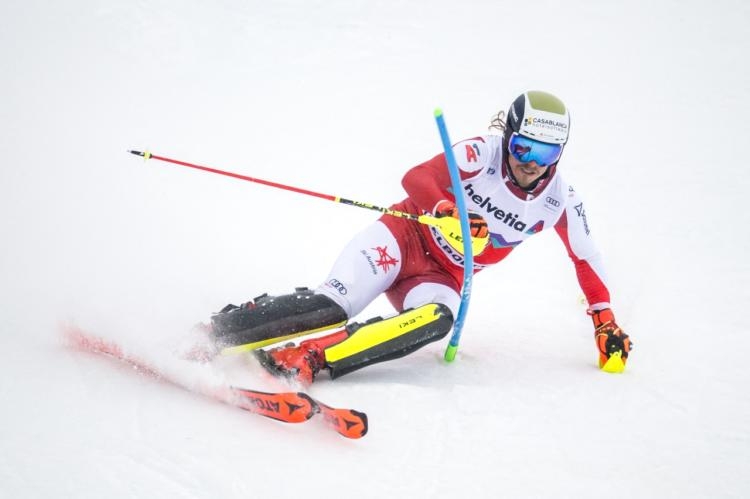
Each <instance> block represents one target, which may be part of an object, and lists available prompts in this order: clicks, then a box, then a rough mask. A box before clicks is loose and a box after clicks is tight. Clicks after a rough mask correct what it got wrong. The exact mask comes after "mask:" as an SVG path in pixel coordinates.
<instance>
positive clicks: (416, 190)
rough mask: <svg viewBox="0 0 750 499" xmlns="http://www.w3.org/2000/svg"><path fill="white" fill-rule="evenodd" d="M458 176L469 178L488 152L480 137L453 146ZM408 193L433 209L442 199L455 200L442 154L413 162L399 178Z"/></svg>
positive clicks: (478, 168)
mask: <svg viewBox="0 0 750 499" xmlns="http://www.w3.org/2000/svg"><path fill="white" fill-rule="evenodd" d="M453 154H454V156H455V157H456V164H457V165H458V169H459V173H460V175H461V179H462V180H464V179H467V178H471V177H473V176H474V175H476V174H477V173H478V172H479V171H480V170H481V169H482V168H483V167H484V166H485V162H486V161H487V159H488V157H489V154H488V153H487V145H486V143H485V141H484V139H483V138H481V137H477V138H474V139H469V140H464V141H462V142H459V143H458V144H456V145H454V146H453ZM401 185H403V187H404V190H406V192H407V194H409V197H410V198H411V199H412V200H413V201H414V202H415V203H417V206H419V208H421V209H422V210H424V211H426V212H429V213H433V212H434V211H435V208H436V205H437V204H438V202H440V201H442V200H448V201H455V199H456V198H455V196H454V195H453V194H451V193H449V192H448V188H449V187H450V186H451V177H450V172H449V171H448V164H447V162H446V160H445V154H438V155H437V156H435V157H434V158H432V159H430V160H428V161H425V162H424V163H422V164H420V165H417V166H415V167H414V168H412V169H411V170H409V171H408V172H407V173H406V175H404V178H403V179H402V181H401Z"/></svg>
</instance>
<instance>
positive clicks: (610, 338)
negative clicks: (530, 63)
mask: <svg viewBox="0 0 750 499" xmlns="http://www.w3.org/2000/svg"><path fill="white" fill-rule="evenodd" d="M505 116H506V115H505V113H504V112H502V111H500V112H499V113H498V114H497V116H496V117H495V118H494V119H493V121H492V124H491V126H490V128H494V129H496V130H498V131H500V132H502V135H499V134H497V133H495V134H488V135H485V136H481V137H475V138H472V139H468V140H464V141H462V142H459V143H458V144H456V145H454V146H453V152H454V154H455V156H456V162H457V164H458V167H459V170H460V175H461V183H462V188H463V191H464V192H463V193H461V194H462V195H463V196H464V200H465V202H466V206H467V209H468V210H469V213H470V229H471V236H472V246H473V248H474V249H475V252H474V270H475V272H479V271H481V270H482V269H484V268H486V267H489V266H491V265H493V264H495V263H497V262H499V261H500V260H502V259H503V258H505V257H506V256H507V255H508V254H509V253H510V252H511V251H512V250H513V249H514V248H516V247H517V246H518V245H519V244H521V243H522V242H523V241H524V240H526V239H527V238H528V237H530V236H532V235H534V234H537V233H539V232H541V231H542V230H545V229H551V228H554V229H555V231H556V232H557V234H558V235H559V236H560V238H561V239H562V241H563V243H564V245H565V248H566V249H567V252H568V255H569V257H570V258H571V260H572V261H573V264H574V266H575V270H576V274H577V277H578V282H579V284H580V286H581V289H582V290H583V292H584V294H585V296H586V299H587V301H588V304H589V308H588V314H589V315H590V316H591V317H592V320H593V323H594V339H595V342H596V346H597V349H598V353H599V367H600V368H601V369H603V370H605V371H608V372H621V371H622V370H624V368H625V362H626V360H627V358H628V353H629V351H630V349H631V347H632V345H631V343H630V340H629V338H628V335H627V334H625V333H624V332H623V330H622V329H621V328H620V327H619V326H618V325H617V323H616V322H615V316H614V314H613V312H612V309H611V307H610V295H609V290H608V288H607V285H606V280H605V275H604V269H603V265H602V259H601V256H600V254H599V252H598V250H597V249H596V247H595V245H594V243H593V241H592V238H591V235H590V230H589V225H588V222H587V218H586V215H587V213H586V210H585V208H584V204H583V202H582V201H581V198H580V197H579V195H578V194H577V193H576V191H574V190H573V188H572V187H571V186H569V185H568V184H567V183H566V182H565V181H564V180H563V179H562V177H561V175H560V173H559V172H558V171H557V166H558V162H559V160H560V157H561V154H562V152H563V149H564V147H565V144H566V143H567V141H568V133H569V127H570V116H569V113H568V110H567V108H566V106H565V105H564V104H563V102H562V101H560V99H558V98H557V97H555V96H553V95H551V94H549V93H546V92H541V91H528V92H525V93H524V94H522V95H520V96H519V97H518V98H516V99H515V100H514V101H513V103H512V104H511V106H510V109H509V110H508V113H507V119H505ZM506 121H507V122H506ZM402 185H403V187H404V189H405V190H406V192H407V194H408V197H407V198H406V199H404V200H403V201H401V202H399V203H396V204H395V205H393V206H392V207H391V208H392V209H394V210H398V211H403V212H407V213H415V214H430V213H431V214H434V215H435V216H436V217H449V218H447V219H446V220H450V221H452V222H455V227H457V228H458V227H459V226H458V223H459V222H458V210H457V208H456V204H455V195H456V193H455V192H451V188H450V187H451V181H450V174H449V171H448V168H447V165H446V160H445V155H444V154H440V155H438V156H435V157H434V158H432V159H430V160H428V161H426V162H424V163H422V164H420V165H418V166H416V167H414V168H412V169H411V170H409V171H408V172H407V173H406V175H405V176H404V178H403V180H402ZM455 233H458V234H460V230H456V231H455ZM455 233H454V232H453V231H446V230H445V229H444V227H441V228H437V227H435V226H432V225H426V224H419V223H416V222H414V221H412V220H408V219H404V218H397V217H393V216H389V215H383V216H382V217H381V218H380V219H379V220H378V221H376V222H374V223H373V224H372V225H370V226H369V227H367V228H365V229H364V230H363V231H362V232H360V233H359V234H357V235H356V236H355V237H354V239H352V240H351V242H350V243H349V244H348V245H347V246H346V247H345V248H344V250H343V251H342V252H341V254H340V255H339V257H338V259H337V260H336V262H335V263H334V265H333V268H332V270H331V271H330V273H329V275H328V277H327V278H326V279H325V281H324V282H323V283H322V284H321V285H320V286H318V287H317V288H316V289H314V290H310V289H307V288H297V289H296V290H295V292H294V293H291V294H288V295H282V296H275V297H274V296H268V295H263V296H260V297H258V298H256V299H255V300H253V301H250V302H248V303H245V304H243V305H241V306H239V307H238V306H235V305H227V307H225V308H224V309H223V310H222V311H221V312H219V313H218V314H215V315H214V316H213V317H212V320H211V328H210V334H211V336H212V340H213V342H214V345H215V346H216V348H217V349H218V350H222V351H225V352H238V351H250V350H253V351H255V353H256V355H257V356H258V357H259V359H260V360H261V363H263V364H264V366H265V367H266V368H267V369H269V370H270V371H272V372H274V373H276V374H279V375H284V376H287V377H291V378H294V379H297V380H298V381H300V382H302V383H305V384H307V383H311V382H312V381H313V380H314V379H315V376H316V375H317V374H318V373H319V371H320V370H322V369H328V370H329V373H330V377H331V378H336V377H338V376H341V375H344V374H347V373H349V372H352V371H354V370H357V369H360V368H362V367H365V366H368V365H371V364H374V363H378V362H383V361H386V360H391V359H396V358H399V357H403V356H405V355H407V354H409V353H411V352H413V351H415V350H417V349H419V348H421V347H422V346H424V345H426V344H428V343H430V342H433V341H437V340H440V339H441V338H443V337H445V336H446V335H447V334H448V332H449V331H450V329H451V327H452V326H453V318H454V317H455V316H456V314H457V311H458V307H459V305H460V290H461V283H462V281H463V254H462V245H461V243H460V236H459V237H458V238H457V237H456V236H455ZM382 293H385V295H386V297H387V298H388V299H389V301H390V302H391V304H392V305H393V306H394V308H395V309H396V310H397V311H398V312H399V313H398V315H396V316H394V317H389V318H381V317H376V318H373V319H370V320H369V321H367V322H364V323H351V324H348V325H347V322H348V321H349V319H350V318H352V317H354V316H355V315H357V314H358V313H360V312H361V311H362V310H364V308H365V307H366V306H367V305H368V304H369V303H371V302H372V301H373V300H374V299H375V298H376V297H377V296H379V295H380V294H382ZM336 327H341V329H340V330H339V331H337V332H335V333H332V334H327V335H324V336H320V335H318V336H317V337H312V338H310V339H306V340H304V341H302V342H301V343H300V344H299V345H298V346H294V344H293V343H289V344H287V345H286V346H283V347H277V348H272V349H270V350H263V349H262V347H265V346H268V345H271V344H275V343H279V342H283V341H287V340H289V339H292V338H297V337H301V336H306V335H312V334H313V333H319V332H321V331H325V330H330V329H333V328H336Z"/></svg>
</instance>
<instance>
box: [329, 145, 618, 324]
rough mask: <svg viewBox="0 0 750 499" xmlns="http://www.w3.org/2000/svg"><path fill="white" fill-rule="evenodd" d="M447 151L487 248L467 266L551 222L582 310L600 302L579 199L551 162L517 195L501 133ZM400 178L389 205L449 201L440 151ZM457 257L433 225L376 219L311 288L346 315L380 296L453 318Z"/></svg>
mask: <svg viewBox="0 0 750 499" xmlns="http://www.w3.org/2000/svg"><path fill="white" fill-rule="evenodd" d="M453 152H454V155H455V157H456V162H457V164H458V167H459V171H460V175H461V184H462V188H463V191H464V192H463V194H464V200H465V201H466V206H467V209H468V210H469V211H473V212H475V213H478V214H480V215H481V216H482V217H483V218H484V219H485V220H486V221H487V225H488V228H489V232H490V241H489V243H488V245H487V247H486V248H485V249H484V251H482V252H481V253H480V254H478V255H475V256H474V269H475V272H479V271H481V270H482V269H485V268H487V267H488V266H491V265H493V264H495V263H497V262H499V261H500V260H502V259H503V258H505V257H506V256H507V255H508V254H509V253H510V252H511V251H512V250H513V249H514V248H516V247H517V246H518V245H520V244H521V243H522V242H523V241H525V240H526V239H527V238H529V237H531V236H533V235H534V234H537V233H539V232H541V231H543V230H546V229H551V228H554V229H555V231H556V232H557V234H558V235H559V236H560V238H561V239H562V241H563V243H564V245H565V248H566V249H567V251H568V255H569V256H570V258H571V260H572V261H573V264H574V265H575V270H576V275H577V277H578V282H579V284H580V286H581V289H582V290H583V292H584V294H585V296H586V299H587V301H588V303H589V304H590V307H591V308H592V309H594V310H598V309H602V308H606V307H609V301H610V297H609V291H608V289H607V286H606V278H605V274H604V269H603V265H602V260H601V256H600V254H599V251H598V250H597V248H596V246H595V244H594V241H593V240H592V238H591V234H590V230H589V227H588V223H587V219H586V210H585V206H584V203H583V201H582V200H581V198H580V197H579V196H578V194H577V193H576V192H575V190H573V188H572V187H571V186H570V185H568V184H567V183H566V182H565V181H564V180H563V179H562V177H561V176H560V174H559V172H557V171H556V169H557V166H556V165H552V166H550V167H549V168H550V171H549V173H548V175H547V176H546V177H545V178H543V179H542V180H541V181H540V182H539V183H538V184H537V186H536V187H535V188H534V189H533V191H531V192H526V191H524V190H522V189H520V188H519V187H518V186H516V185H515V184H514V183H513V181H512V180H511V178H510V177H509V175H508V166H507V164H504V161H503V154H502V137H501V136H497V135H487V136H483V137H476V138H473V139H469V140H465V141H462V142H459V143H458V144H456V145H455V146H453ZM402 184H403V186H404V189H405V190H406V192H407V193H408V195H409V196H408V197H407V198H406V199H404V200H403V201H401V202H399V203H396V204H395V205H393V206H392V207H391V208H392V209H394V210H398V211H403V212H408V213H415V214H422V213H432V212H433V210H434V208H435V205H436V204H437V203H438V202H439V201H441V200H450V201H455V194H454V193H453V192H451V191H452V189H451V181H450V174H449V171H448V167H447V165H446V161H445V155H444V154H440V155H438V156H436V157H434V158H432V159H430V160H429V161H426V162H425V163H422V164H421V165H418V166H416V167H414V168H412V169H411V170H409V172H408V173H407V174H406V175H405V176H404V179H403V182H402ZM463 261H464V259H463V256H462V255H461V254H460V253H458V252H456V251H455V250H453V248H451V246H450V245H449V244H447V242H446V241H445V240H444V238H443V236H442V235H441V233H440V231H439V230H438V229H437V228H435V227H433V226H429V225H424V224H420V223H417V222H414V221H411V220H408V219H404V218H397V217H393V216H389V215H383V216H382V217H381V218H380V219H379V220H378V221H377V222H375V223H374V224H372V225H371V226H369V227H367V228H366V229H365V230H364V231H362V232H360V233H359V234H358V235H356V236H355V237H354V239H353V240H352V241H351V242H350V243H349V244H348V245H347V246H346V247H345V248H344V250H343V251H342V253H341V254H340V255H339V257H338V259H337V260H336V262H335V263H334V265H333V268H332V270H331V272H330V273H329V275H328V277H327V279H326V281H325V282H324V283H323V284H321V285H320V286H319V287H318V289H317V291H318V292H320V293H324V294H326V295H328V296H330V297H331V298H332V299H334V300H335V301H336V302H337V303H339V304H340V305H341V306H342V307H344V309H345V310H346V311H347V313H348V314H349V317H353V316H354V315H356V314H358V313H359V312H361V311H362V310H363V309H364V308H365V307H366V306H367V305H368V304H369V303H370V302H372V301H373V300H374V299H375V298H376V297H377V296H378V295H380V294H381V293H386V296H387V297H388V299H389V300H390V301H391V303H392V304H393V306H394V307H395V308H396V309H397V310H398V311H401V310H404V309H406V308H411V307H417V306H419V305H423V304H425V303H434V302H438V303H444V304H445V305H447V306H448V307H449V308H450V309H451V310H452V311H453V314H454V317H455V315H456V313H457V310H458V305H459V304H460V296H459V293H460V290H461V283H462V282H463Z"/></svg>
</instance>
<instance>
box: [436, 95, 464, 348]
mask: <svg viewBox="0 0 750 499" xmlns="http://www.w3.org/2000/svg"><path fill="white" fill-rule="evenodd" d="M435 121H436V122H437V126H438V130H439V131H440V139H441V140H442V141H443V149H444V150H445V160H446V161H447V163H448V171H449V172H450V175H451V185H452V187H453V193H454V195H455V197H456V207H457V208H458V216H459V221H460V222H461V237H462V238H463V245H464V283H463V286H462V288H461V305H460V306H459V308H458V315H457V316H456V320H455V322H454V323H453V334H452V335H451V339H450V341H449V342H448V346H447V347H446V349H445V355H444V358H445V360H446V362H452V361H453V359H455V358H456V352H458V342H459V340H460V339H461V331H462V330H463V326H464V320H465V319H466V313H467V312H468V310H469V300H470V298H471V278H472V276H473V275H474V253H473V252H472V249H471V231H470V229H469V214H468V211H467V210H466V202H465V201H464V190H463V188H462V187H461V175H460V174H459V172H458V165H457V164H456V157H455V156H454V155H453V146H452V144H451V141H450V138H449V137H448V129H447V128H446V126H445V119H444V118H443V111H442V109H439V108H438V109H435Z"/></svg>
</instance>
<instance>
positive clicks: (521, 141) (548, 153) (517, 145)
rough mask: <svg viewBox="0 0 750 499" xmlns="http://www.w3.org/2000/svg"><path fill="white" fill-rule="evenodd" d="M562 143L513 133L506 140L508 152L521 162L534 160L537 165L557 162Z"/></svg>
mask: <svg viewBox="0 0 750 499" xmlns="http://www.w3.org/2000/svg"><path fill="white" fill-rule="evenodd" d="M562 149H563V146H562V144H547V143H545V142H539V141H538V140H534V139H530V138H528V137H524V136H522V135H518V134H517V133H514V134H513V135H511V137H510V141H509V142H508V152H509V153H511V154H512V155H513V157H514V158H516V159H517V160H518V161H521V162H522V163H531V162H532V161H536V164H538V165H539V166H549V165H551V164H552V163H555V162H557V160H559V159H560V155H561V154H562Z"/></svg>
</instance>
